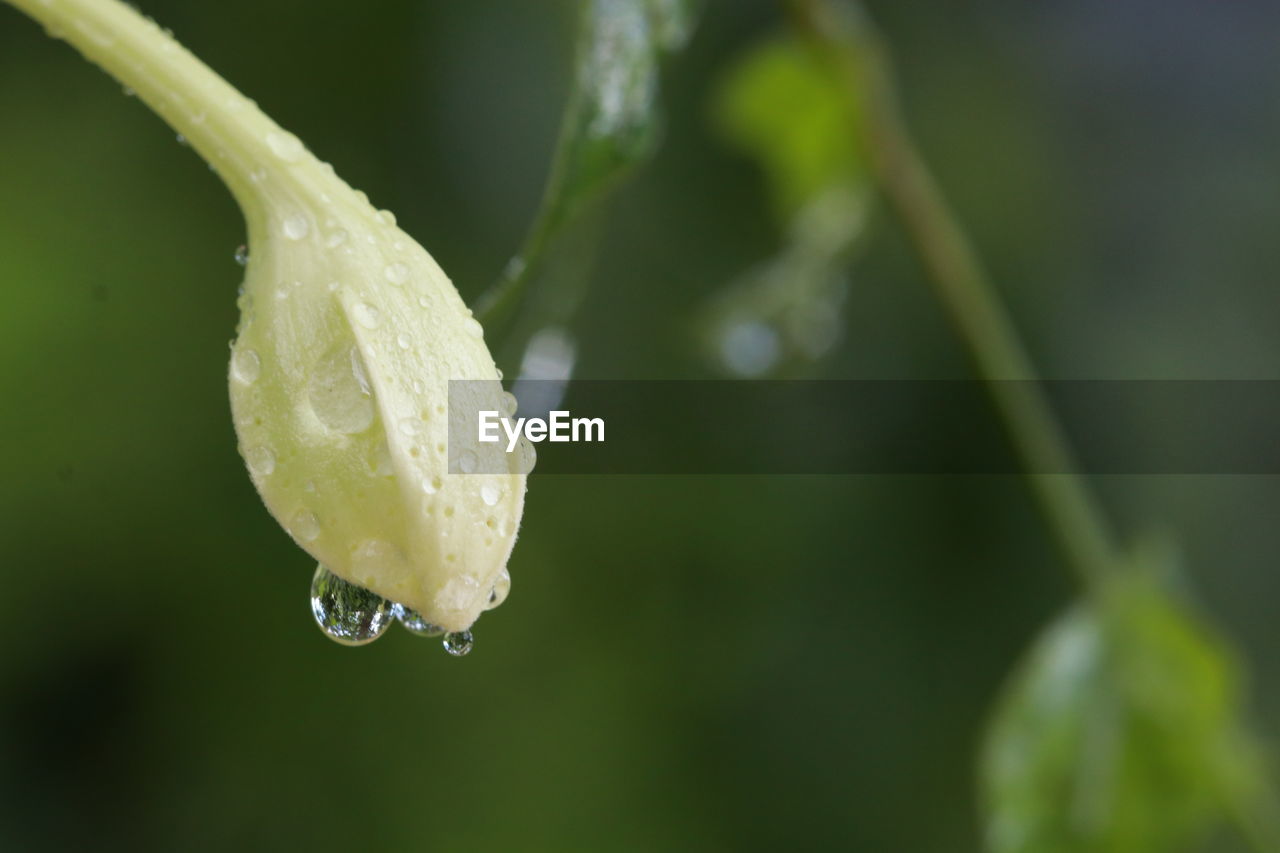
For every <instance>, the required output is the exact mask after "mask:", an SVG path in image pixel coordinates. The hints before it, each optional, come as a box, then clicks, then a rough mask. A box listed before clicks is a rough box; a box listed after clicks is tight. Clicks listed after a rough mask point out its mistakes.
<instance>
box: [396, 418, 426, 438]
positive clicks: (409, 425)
mask: <svg viewBox="0 0 1280 853" xmlns="http://www.w3.org/2000/svg"><path fill="white" fill-rule="evenodd" d="M400 431H401V432H402V433H404V434H405V435H417V434H418V433H420V432H422V421H420V420H418V419H417V418H402V419H401V420H400Z"/></svg>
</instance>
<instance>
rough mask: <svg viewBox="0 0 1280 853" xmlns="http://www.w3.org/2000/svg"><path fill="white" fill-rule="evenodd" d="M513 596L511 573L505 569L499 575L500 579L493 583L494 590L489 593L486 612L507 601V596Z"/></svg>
mask: <svg viewBox="0 0 1280 853" xmlns="http://www.w3.org/2000/svg"><path fill="white" fill-rule="evenodd" d="M510 594H511V572H509V571H507V570H506V568H505V567H504V568H503V570H502V571H501V572H499V573H498V579H497V580H496V581H494V583H493V590H492V591H491V592H490V593H489V603H488V604H486V605H485V608H484V609H485V610H492V609H493V608H495V607H498V606H500V605H501V604H502V602H504V601H506V600H507V596H508V595H510Z"/></svg>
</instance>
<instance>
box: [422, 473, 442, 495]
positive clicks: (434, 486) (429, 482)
mask: <svg viewBox="0 0 1280 853" xmlns="http://www.w3.org/2000/svg"><path fill="white" fill-rule="evenodd" d="M442 485H444V484H443V483H442V482H441V481H440V478H439V477H423V478H422V491H424V492H426V493H427V494H429V495H434V494H435V493H436V492H438V491H440V487H441V486H442Z"/></svg>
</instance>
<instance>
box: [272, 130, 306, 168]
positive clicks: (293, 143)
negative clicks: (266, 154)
mask: <svg viewBox="0 0 1280 853" xmlns="http://www.w3.org/2000/svg"><path fill="white" fill-rule="evenodd" d="M267 145H268V147H270V148H271V152H272V153H273V154H275V155H276V156H277V157H279V158H280V159H281V160H283V161H285V162H286V163H295V162H297V161H298V160H301V159H302V153H303V151H304V150H305V149H303V147H302V141H301V140H299V139H298V137H296V136H294V135H293V134H292V133H280V132H278V131H274V130H273V131H272V132H271V133H268V134H267Z"/></svg>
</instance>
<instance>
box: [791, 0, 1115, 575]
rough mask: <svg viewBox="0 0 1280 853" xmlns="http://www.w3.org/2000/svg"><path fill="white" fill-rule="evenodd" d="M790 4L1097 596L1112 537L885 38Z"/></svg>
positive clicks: (823, 0) (1109, 562)
mask: <svg viewBox="0 0 1280 853" xmlns="http://www.w3.org/2000/svg"><path fill="white" fill-rule="evenodd" d="M790 6H791V9H792V11H793V12H794V14H795V18H796V20H797V22H798V23H799V25H800V27H801V29H802V31H803V32H805V33H806V34H807V35H808V36H809V37H810V38H811V39H812V40H813V41H814V42H815V44H816V45H817V46H818V47H819V48H820V49H821V50H822V51H823V52H824V53H825V54H826V55H827V56H828V57H829V59H830V60H831V61H832V62H833V63H834V64H835V66H836V68H837V69H838V70H839V73H840V74H841V75H842V77H843V78H844V79H845V80H846V81H847V84H848V90H849V96H850V97H851V98H855V99H856V100H857V101H858V102H859V105H860V106H861V108H862V109H863V112H864V115H865V138H864V140H863V141H864V144H865V145H866V148H867V153H868V155H869V159H870V161H871V166H872V169H873V171H874V173H875V176H876V180H877V182H878V184H879V186H880V188H881V191H882V192H883V193H884V195H885V197H886V199H887V200H888V202H889V204H890V206H891V207H892V208H893V210H894V212H895V213H896V214H897V217H898V219H899V220H900V221H901V222H902V225H903V227H904V228H905V230H906V232H907V234H908V236H909V237H910V239H911V241H912V243H913V244H914V245H915V247H916V250H917V252H918V253H919V255H920V258H921V260H922V262H923V263H924V265H925V267H926V269H927V271H928V273H929V277H930V280H931V281H932V283H933V285H934V288H935V290H936V292H937V294H938V296H939V298H940V299H941V301H942V303H943V304H944V305H945V306H946V308H947V310H948V312H949V313H950V315H951V319H952V321H953V322H954V324H955V326H956V328H957V329H958V330H959V332H960V334H961V337H962V338H963V339H964V342H965V344H966V346H967V347H968V349H969V352H970V355H971V356H972V358H973V360H974V363H975V365H976V367H977V370H978V373H979V375H980V376H981V377H982V379H983V380H984V381H985V382H986V385H987V388H988V390H989V392H990V394H991V396H992V398H993V400H994V402H995V405H996V407H997V409H998V410H999V412H1000V414H1001V417H1002V418H1003V420H1004V421H1005V424H1006V428H1007V429H1008V430H1009V433H1010V435H1011V437H1012V440H1013V443H1014V445H1015V447H1016V449H1017V451H1018V453H1019V456H1020V457H1021V459H1022V463H1023V466H1024V468H1025V470H1026V474H1027V477H1028V479H1029V480H1030V483H1031V486H1032V488H1033V490H1034V491H1035V494H1036V496H1037V497H1038V498H1039V501H1040V505H1041V507H1042V509H1043V511H1044V513H1045V516H1046V517H1047V519H1048V521H1049V523H1050V525H1051V526H1052V527H1053V529H1054V532H1055V535H1056V537H1057V539H1058V541H1059V544H1060V545H1061V547H1062V548H1063V550H1064V552H1065V553H1066V555H1067V557H1068V560H1069V561H1070V563H1071V566H1072V568H1073V569H1074V571H1075V573H1076V575H1077V576H1078V577H1079V579H1080V581H1081V583H1082V584H1083V585H1084V586H1085V588H1086V589H1087V590H1091V591H1092V590H1096V589H1097V588H1098V585H1099V582H1100V581H1101V579H1102V578H1103V577H1104V576H1105V575H1106V574H1107V573H1108V572H1110V571H1111V570H1112V569H1113V567H1114V566H1115V564H1116V550H1115V546H1114V544H1113V543H1112V539H1111V534H1110V530H1109V528H1108V525H1107V523H1106V521H1105V519H1104V517H1103V514H1102V511H1101V509H1100V508H1099V506H1098V503H1097V502H1096V500H1095V499H1094V498H1093V497H1092V495H1091V494H1090V492H1089V490H1088V488H1087V486H1086V484H1085V482H1084V480H1083V478H1082V477H1081V476H1080V475H1079V474H1078V473H1076V471H1075V465H1074V462H1073V460H1072V458H1071V454H1070V452H1069V451H1068V449H1067V443H1066V441H1065V439H1064V436H1063V434H1062V431H1061V429H1060V428H1059V426H1058V424H1057V422H1056V421H1055V420H1054V417H1053V415H1052V413H1051V410H1050V407H1049V405H1048V403H1047V401H1046V400H1045V398H1044V396H1043V394H1042V392H1041V390H1040V388H1039V386H1038V385H1037V384H1036V382H1035V379H1036V374H1035V370H1034V368H1033V367H1032V364H1031V360H1030V358H1029V357H1028V356H1027V352H1026V350H1025V349H1024V347H1023V346H1022V343H1021V341H1020V340H1019V339H1018V335H1017V332H1016V331H1015V329H1014V326H1013V323H1012V322H1011V321H1010V319H1009V316H1008V314H1007V313H1006V311H1005V309H1004V307H1003V305H1002V304H1001V302H1000V299H999V297H998V296H997V294H996V291H995V288H994V287H992V285H991V283H990V282H989V281H988V279H987V276H986V274H985V273H984V271H983V269H982V266H981V264H980V263H979V262H978V258H977V255H976V254H975V252H974V250H973V248H972V246H971V245H970V243H969V241H968V239H967V238H966V236H965V234H964V231H963V230H962V229H961V228H960V225H959V224H958V222H957V220H956V217H955V216H954V215H953V214H952V213H951V211H950V210H949V209H948V207H947V204H946V202H945V200H944V199H943V197H942V194H941V192H939V190H938V187H937V185H936V183H935V182H934V180H933V177H932V175H930V174H929V170H928V168H927V167H926V166H925V163H924V160H923V159H922V158H921V156H920V154H919V153H918V151H917V149H916V147H915V144H914V142H913V141H912V138H911V136H910V134H909V132H908V131H907V129H906V126H905V124H904V123H903V121H902V118H901V116H900V113H899V109H898V105H897V98H896V95H895V91H894V84H893V79H892V74H891V72H890V69H889V62H888V59H887V57H886V55H885V52H884V50H883V49H882V48H881V46H880V44H879V41H878V38H877V37H876V35H875V33H874V32H873V31H872V29H871V26H870V24H869V23H868V22H865V21H862V20H856V19H852V18H851V17H850V16H847V15H846V16H842V15H841V14H840V11H841V10H838V9H837V8H836V7H835V4H833V3H831V2H830V0H790Z"/></svg>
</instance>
